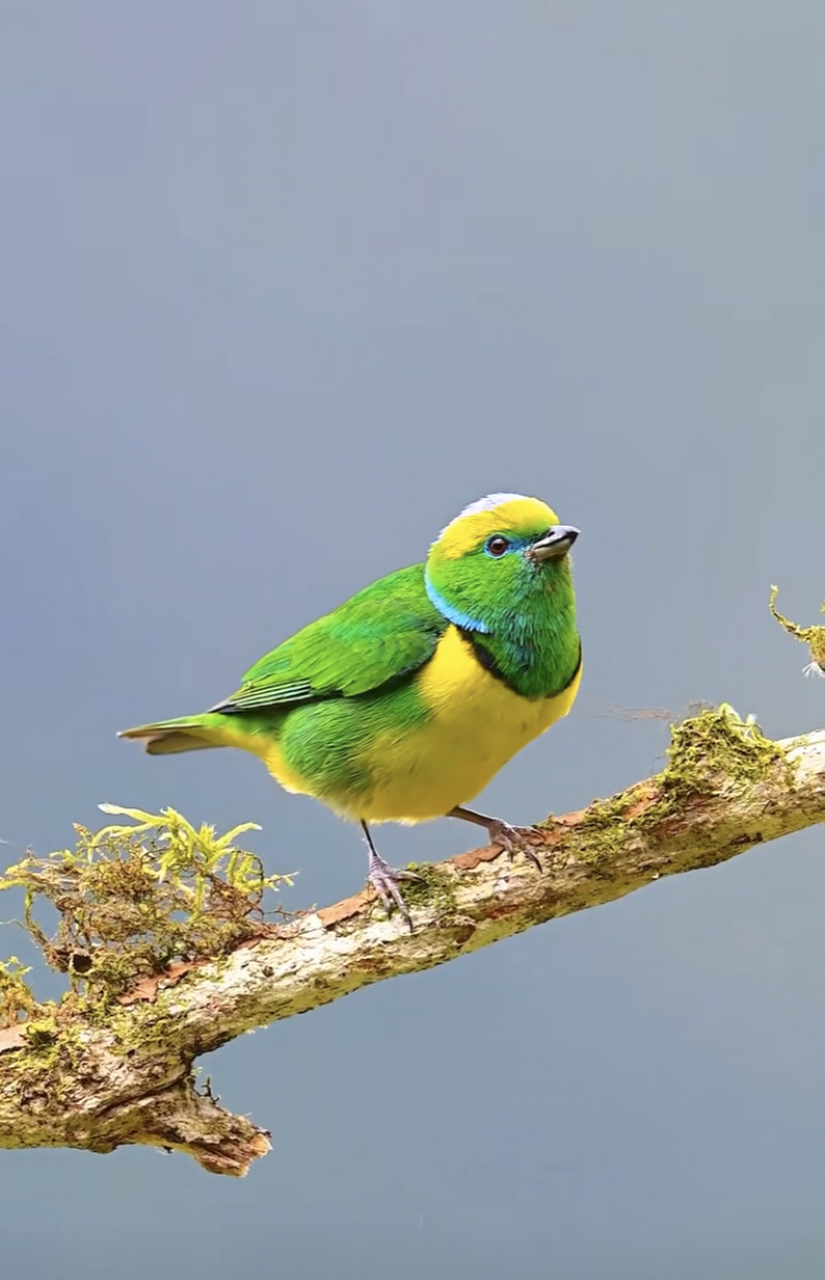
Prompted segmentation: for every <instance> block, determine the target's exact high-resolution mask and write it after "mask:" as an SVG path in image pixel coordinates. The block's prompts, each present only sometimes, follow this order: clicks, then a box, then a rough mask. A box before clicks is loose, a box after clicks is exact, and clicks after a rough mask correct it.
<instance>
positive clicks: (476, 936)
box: [0, 706, 825, 1176]
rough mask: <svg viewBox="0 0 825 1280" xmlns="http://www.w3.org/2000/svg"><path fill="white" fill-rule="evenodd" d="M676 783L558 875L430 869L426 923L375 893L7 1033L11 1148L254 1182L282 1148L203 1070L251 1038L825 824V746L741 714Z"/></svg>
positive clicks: (1, 1116) (644, 786)
mask: <svg viewBox="0 0 825 1280" xmlns="http://www.w3.org/2000/svg"><path fill="white" fill-rule="evenodd" d="M669 756H670V760H669V764H668V766H667V768H666V769H665V770H663V772H662V773H660V774H657V775H655V776H654V777H651V778H648V779H646V780H645V781H643V782H639V783H637V784H635V785H634V786H632V787H629V788H628V789H627V790H626V791H624V792H622V793H621V794H619V795H616V796H613V797H611V798H610V799H608V800H596V801H594V802H593V803H592V804H591V805H589V806H588V808H586V809H584V810H581V811H579V812H576V813H568V814H565V815H564V816H562V817H552V816H551V817H550V818H548V820H547V822H546V824H542V826H541V827H540V828H539V829H538V830H537V834H536V838H535V849H536V852H537V853H538V855H539V857H540V858H541V860H542V863H543V866H544V871H543V872H538V871H537V870H536V869H535V868H534V867H533V866H532V865H531V863H530V862H529V861H528V859H526V858H521V857H517V858H516V859H515V860H514V861H513V862H510V861H509V860H508V858H507V857H506V855H503V854H502V853H501V851H500V849H499V848H498V847H497V846H495V845H493V846H489V847H487V848H481V849H475V850H472V851H471V852H469V853H463V854H460V855H458V856H457V857H454V858H451V859H449V860H447V861H446V862H441V863H436V864H425V865H424V866H422V867H419V868H418V870H419V871H420V872H421V875H422V881H421V883H413V882H409V885H410V887H409V888H408V889H407V890H406V897H407V901H408V905H409V907H410V909H411V913H412V918H413V921H414V929H413V931H412V932H410V931H409V930H408V929H407V928H406V926H405V925H404V922H403V920H401V919H400V918H399V917H398V916H397V915H394V916H393V917H392V918H391V919H387V918H386V915H385V912H384V910H383V908H381V906H380V904H379V903H377V901H376V899H375V896H374V894H373V893H372V891H371V890H366V891H364V892H363V893H359V894H357V895H355V896H354V897H352V898H348V899H346V900H345V901H343V902H338V903H336V904H335V905H333V906H329V907H324V908H322V909H321V910H318V911H313V912H308V913H306V914H303V915H301V916H298V917H296V918H295V919H294V920H292V921H290V922H289V923H287V924H284V925H281V926H278V928H277V930H276V931H275V935H274V936H272V937H269V938H265V939H260V940H258V941H256V942H254V944H252V945H245V946H242V947H241V948H239V949H238V950H236V951H235V952H234V953H233V954H232V955H230V956H229V957H228V958H226V957H225V958H223V959H221V960H218V961H210V960H209V959H208V958H204V960H203V961H202V962H198V963H196V964H194V965H193V964H187V965H178V966H176V967H174V968H173V969H171V970H170V971H169V973H168V974H167V975H165V976H164V977H162V978H160V979H151V980H145V981H144V982H142V983H140V984H139V985H138V986H137V987H136V988H135V989H134V990H133V991H131V992H130V993H128V994H127V995H125V996H121V997H120V998H119V999H118V1001H117V1002H116V1003H113V1004H112V1005H111V1006H109V1007H107V1008H104V1009H100V1010H96V1011H94V1015H93V1016H92V1015H91V1014H89V1013H88V1011H87V1012H86V1013H82V1012H78V1010H77V1009H74V1010H71V1009H70V1010H69V1011H68V1012H67V1013H66V1015H65V1016H62V1015H61V1013H60V1011H58V1013H57V1015H56V1016H55V1017H53V1018H50V1019H43V1020H38V1019H37V1018H34V1019H30V1020H29V1021H28V1022H24V1023H20V1024H18V1025H16V1026H13V1027H11V1028H8V1029H7V1030H5V1031H0V1146H5V1147H37V1146H69V1147H77V1148H83V1149H86V1150H90V1151H98V1152H109V1151H112V1150H113V1149H114V1148H115V1147H117V1146H119V1145H122V1144H127V1143H145V1144H152V1145H156V1146H160V1147H166V1148H170V1149H177V1150H182V1151H186V1152H188V1153H189V1154H190V1155H192V1156H194V1158H195V1159H196V1160H197V1161H199V1163H200V1164H201V1165H202V1166H203V1167H204V1168H205V1169H207V1170H208V1171H210V1172H212V1173H226V1174H233V1175H236V1176H237V1175H242V1174H244V1173H245V1172H246V1170H247V1169H248V1167H249V1165H250V1163H251V1162H252V1160H253V1159H254V1158H255V1157H257V1156H261V1155H263V1154H265V1153H266V1151H267V1150H268V1149H269V1140H268V1138H269V1135H268V1134H267V1133H266V1132H265V1131H264V1130H262V1129H259V1128H258V1127H257V1126H256V1125H255V1124H253V1123H252V1122H251V1121H250V1120H247V1119H245V1118H243V1117H237V1116H232V1115H230V1114H229V1113H228V1112H226V1111H225V1110H223V1109H222V1108H221V1107H219V1106H218V1104H217V1102H216V1100H215V1099H214V1098H213V1097H212V1095H211V1092H210V1091H209V1090H208V1089H207V1090H206V1091H205V1092H203V1091H199V1090H198V1089H197V1087H196V1084H195V1077H194V1074H193V1069H192V1064H193V1062H194V1061H195V1059H197V1058H198V1057H200V1055H202V1054H205V1053H209V1052H211V1051H212V1050H213V1049H217V1048H218V1047H219V1046H220V1045H222V1044H225V1043H226V1042H227V1041H228V1040H231V1039H233V1038H234V1037H235V1036H238V1035H240V1034H241V1033H242V1032H245V1031H249V1030H252V1029H253V1028H255V1027H259V1026H264V1025H265V1024H267V1023H270V1022H273V1021H275V1020H277V1019H280V1018H289V1017H291V1016H292V1015H293V1014H296V1013H302V1012H304V1011H305V1010H308V1009H312V1008H315V1007H317V1006H319V1005H322V1004H325V1003H327V1002H329V1001H332V1000H337V999H339V998H340V997H341V996H345V995H347V994H349V992H351V991H356V990H358V988H360V987H363V986H366V985H367V984H369V983H372V982H378V981H380V980H382V979H384V978H391V977H395V976H397V975H399V974H403V973H414V972H416V971H417V970H421V969H428V968H431V967H432V966H434V965H437V964H442V963H443V962H444V961H446V960H453V959H455V958H456V957H457V956H460V955H462V954H466V953H468V952H471V951H475V950H477V949H478V948H479V947H484V946H487V945H488V944H490V943H492V942H497V941H498V940H499V939H500V938H506V937H510V936H511V935H513V934H516V933H520V932H521V931H522V930H524V929H529V928H531V927H532V926H533V925H537V924H543V923H544V922H545V921H548V920H551V919H553V918H554V917H556V916H561V915H566V914H567V913H568V912H571V911H581V910H583V909H584V908H587V907H592V906H596V905H598V904H599V903H602V902H608V901H610V900H612V899H615V898H620V897H622V896H623V895H624V894H626V893H631V892H632V891H633V890H635V889H639V888H642V886H644V885H647V884H650V883H651V881H654V880H657V879H658V878H660V877H661V876H665V875H674V874H678V873H681V872H684V871H692V870H695V869H697V868H700V867H710V866H713V865H715V864H716V863H720V862H724V861H726V860H727V859H728V858H731V857H733V856H734V855H736V854H740V853H743V852H745V851H746V850H747V849H750V848H752V847H753V846H754V845H757V844H763V843H765V842H766V841H768V840H775V839H777V838H778V837H780V836H784V835H789V834H791V833H792V832H795V831H799V830H801V829H803V828H805V827H809V826H812V825H814V824H816V823H821V822H823V821H825V731H819V732H815V733H809V734H806V735H804V736H801V737H798V738H794V739H788V740H786V741H783V742H778V743H775V742H771V741H769V740H768V739H766V738H764V737H763V736H762V734H761V733H760V731H759V729H758V727H757V726H755V725H754V724H752V723H750V722H749V721H742V720H741V719H740V718H739V717H738V716H737V715H736V713H735V712H734V711H733V710H732V709H731V708H729V707H726V706H723V707H721V708H719V709H718V710H716V711H705V712H703V713H702V714H701V715H699V716H697V717H695V718H694V719H692V720H687V721H685V722H683V724H681V725H679V726H676V727H675V728H674V730H673V742H672V745H671V749H670V753H669Z"/></svg>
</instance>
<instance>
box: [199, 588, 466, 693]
mask: <svg viewBox="0 0 825 1280" xmlns="http://www.w3.org/2000/svg"><path fill="white" fill-rule="evenodd" d="M447 625H448V624H447V621H446V619H444V618H443V617H442V616H441V614H440V613H438V611H437V610H436V609H435V608H434V607H433V606H432V604H431V603H430V601H429V598H428V596H427V592H426V590H425V587H424V566H423V565H413V566H412V567H411V568H409V569H400V570H399V571H398V572H397V573H393V574H390V576H389V577H387V578H382V579H380V580H379V581H378V582H374V583H373V584H372V585H371V586H369V587H366V588H365V589H364V590H363V591H359V593H358V594H357V595H355V596H353V597H352V599H351V600H348V601H347V602H346V603H345V604H342V605H340V606H339V607H338V608H337V609H334V610H333V612H332V613H329V614H326V616H325V617H323V618H318V620H317V621H316V622H312V623H310V624H309V626H308V627H304V629H303V630H302V631H299V632H298V633H297V635H294V636H292V637H291V638H290V639H289V640H285V641H284V643H283V644H281V645H279V646H278V648H277V649H273V650H272V652H271V653H268V654H266V655H265V657H263V658H261V659H260V661H259V662H256V664H255V666H254V667H252V668H251V670H249V671H247V673H246V675H245V676H244V680H243V684H242V685H241V687H240V689H239V690H238V691H237V693H234V694H233V695H232V697H230V698H227V699H226V701H225V702H221V703H219V704H218V706H216V707H213V708H212V710H213V711H223V712H229V713H231V712H243V711H257V710H264V709H266V708H268V707H281V706H286V705H289V704H290V703H297V702H308V701H313V700H315V699H320V698H329V697H345V698H350V697H354V696H355V695H356V694H359V693H367V692H368V691H369V690H372V689H377V688H380V686H381V685H384V684H387V682H388V681H392V680H397V679H399V678H400V677H402V676H404V675H407V674H409V673H410V672H412V671H415V670H416V669H417V668H418V667H420V666H422V665H423V664H424V663H425V662H426V661H427V660H428V659H429V658H431V657H432V655H433V653H434V652H435V648H436V645H437V644H438V640H439V637H440V636H441V635H442V633H443V632H444V630H445V628H446V627H447Z"/></svg>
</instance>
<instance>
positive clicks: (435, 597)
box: [424, 570, 490, 635]
mask: <svg viewBox="0 0 825 1280" xmlns="http://www.w3.org/2000/svg"><path fill="white" fill-rule="evenodd" d="M424 586H425V587H426V588H427V595H428V596H429V597H430V601H431V602H432V604H434V605H435V607H436V609H437V610H438V612H439V613H440V614H441V615H442V617H444V618H446V619H447V621H448V622H452V623H453V625H454V626H456V627H460V628H461V630H462V631H481V632H482V633H484V634H486V635H489V634H490V628H489V627H488V626H487V624H486V623H484V622H481V621H480V619H478V618H471V617H469V615H468V614H466V613H462V612H461V610H460V609H455V608H454V607H453V606H452V605H451V604H448V602H447V601H446V600H445V599H444V597H443V596H442V595H441V593H440V592H438V591H436V589H435V587H434V586H433V584H432V583H431V582H430V576H429V574H428V573H427V572H426V570H425V572H424Z"/></svg>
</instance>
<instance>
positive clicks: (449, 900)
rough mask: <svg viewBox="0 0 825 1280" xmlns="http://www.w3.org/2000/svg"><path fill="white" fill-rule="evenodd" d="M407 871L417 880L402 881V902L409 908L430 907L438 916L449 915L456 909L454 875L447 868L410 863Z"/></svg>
mask: <svg viewBox="0 0 825 1280" xmlns="http://www.w3.org/2000/svg"><path fill="white" fill-rule="evenodd" d="M407 870H408V871H412V872H414V873H415V875H416V876H418V877H419V878H418V879H417V880H405V881H404V901H405V902H406V904H407V906H408V907H409V908H412V907H430V908H431V909H433V910H434V911H437V912H438V914H439V915H450V914H452V913H454V912H455V909H456V897H455V873H454V872H453V871H451V870H450V869H449V868H448V867H442V866H436V865H434V864H433V863H431V862H410V863H408V864H407Z"/></svg>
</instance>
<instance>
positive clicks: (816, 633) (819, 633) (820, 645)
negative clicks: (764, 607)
mask: <svg viewBox="0 0 825 1280" xmlns="http://www.w3.org/2000/svg"><path fill="white" fill-rule="evenodd" d="M778 595H779V588H778V587H775V586H774V587H771V598H770V604H769V608H770V611H771V613H772V614H773V616H774V617H775V618H776V621H777V622H778V623H779V625H780V627H784V629H785V630H786V631H787V632H788V633H789V635H792V636H796V638H797V640H801V641H802V643H803V644H806V645H807V646H808V650H809V652H810V655H811V661H810V662H809V663H808V665H807V667H803V671H804V674H805V675H806V676H825V626H811V627H800V626H798V625H797V623H795V622H790V621H789V620H788V619H787V618H786V617H784V616H783V614H781V613H780V612H779V610H778V609H777V607H776V597H777V596H778ZM819 611H820V613H825V604H822V605H821V606H820V610H819Z"/></svg>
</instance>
